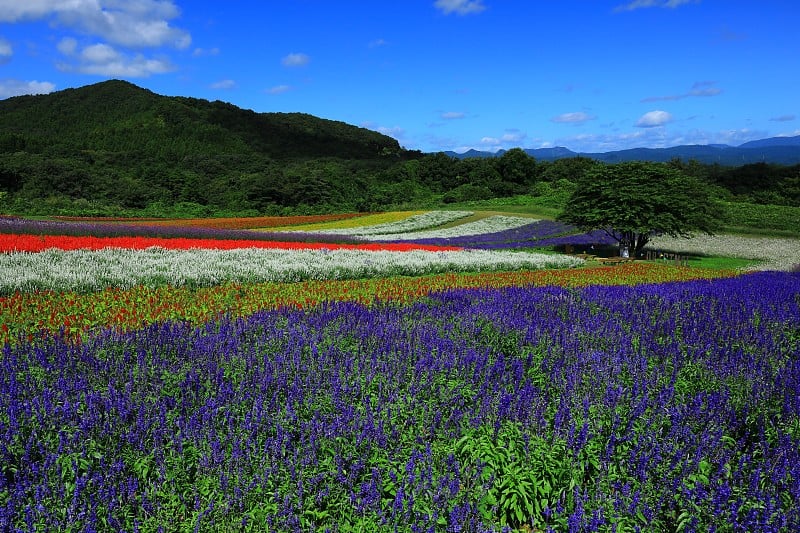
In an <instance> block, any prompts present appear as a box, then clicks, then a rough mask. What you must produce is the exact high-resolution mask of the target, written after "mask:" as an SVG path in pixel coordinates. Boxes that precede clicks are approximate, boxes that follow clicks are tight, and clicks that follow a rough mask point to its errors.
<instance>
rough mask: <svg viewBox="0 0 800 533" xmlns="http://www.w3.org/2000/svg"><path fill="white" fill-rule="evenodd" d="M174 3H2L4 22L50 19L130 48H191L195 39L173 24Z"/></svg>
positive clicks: (94, 0)
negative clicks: (171, 22)
mask: <svg viewBox="0 0 800 533" xmlns="http://www.w3.org/2000/svg"><path fill="white" fill-rule="evenodd" d="M179 15H180V12H179V10H178V8H177V6H175V4H174V3H173V2H172V1H171V0H26V1H24V2H22V1H20V0H0V22H20V21H25V20H37V19H47V20H51V21H53V23H54V24H56V25H60V26H64V27H67V28H70V29H73V30H75V31H78V32H81V33H84V34H86V35H90V36H94V37H100V38H102V39H105V40H107V41H109V42H111V43H113V44H116V45H121V46H126V47H134V48H138V47H160V46H171V47H175V48H187V47H188V46H189V45H190V44H191V42H192V38H191V36H190V35H189V33H188V32H187V31H185V30H183V29H180V28H175V27H173V26H171V25H170V22H169V21H170V20H172V19H174V18H177V17H178V16H179Z"/></svg>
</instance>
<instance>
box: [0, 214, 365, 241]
mask: <svg viewBox="0 0 800 533" xmlns="http://www.w3.org/2000/svg"><path fill="white" fill-rule="evenodd" d="M9 234H10V235H51V236H60V237H68V236H69V237H149V238H159V239H176V238H185V239H211V240H259V241H270V240H271V241H291V242H309V241H314V242H334V243H336V242H356V243H358V242H363V240H361V239H355V238H346V237H344V236H337V235H320V234H316V233H310V232H307V233H285V232H277V231H270V232H265V231H250V230H245V229H218V228H213V227H193V226H186V227H184V226H153V225H149V224H102V223H96V222H95V223H91V222H62V221H52V220H28V219H22V218H13V219H3V218H0V235H9ZM2 238H5V237H0V239H2Z"/></svg>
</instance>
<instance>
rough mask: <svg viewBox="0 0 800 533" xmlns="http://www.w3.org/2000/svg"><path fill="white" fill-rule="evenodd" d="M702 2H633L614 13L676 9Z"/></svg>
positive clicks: (634, 0)
mask: <svg viewBox="0 0 800 533" xmlns="http://www.w3.org/2000/svg"><path fill="white" fill-rule="evenodd" d="M699 1H700V0H633V1H632V2H628V3H627V4H622V5H619V6H617V7H615V8H614V11H634V10H636V9H642V8H647V7H665V8H670V9H674V8H676V7H679V6H682V5H684V4H694V3H698V2H699Z"/></svg>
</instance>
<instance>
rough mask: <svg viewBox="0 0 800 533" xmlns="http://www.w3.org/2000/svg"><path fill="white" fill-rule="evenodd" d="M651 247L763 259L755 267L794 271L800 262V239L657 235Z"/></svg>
mask: <svg viewBox="0 0 800 533" xmlns="http://www.w3.org/2000/svg"><path fill="white" fill-rule="evenodd" d="M648 246H649V247H651V248H662V249H666V250H671V251H674V252H677V253H681V252H685V253H693V254H705V255H710V256H720V257H738V258H740V259H752V260H754V261H759V264H758V265H755V266H753V267H751V268H750V269H751V270H791V269H792V268H794V267H795V266H796V265H798V264H800V239H789V238H779V237H749V236H742V235H697V236H694V237H692V238H689V239H682V238H674V237H663V236H662V237H654V238H653V239H652V240H651V241H650V244H649V245H648Z"/></svg>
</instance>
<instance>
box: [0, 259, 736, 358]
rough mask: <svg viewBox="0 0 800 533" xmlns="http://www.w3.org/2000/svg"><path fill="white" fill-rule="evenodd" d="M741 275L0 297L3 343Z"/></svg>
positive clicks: (656, 268) (567, 274)
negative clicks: (472, 293)
mask: <svg viewBox="0 0 800 533" xmlns="http://www.w3.org/2000/svg"><path fill="white" fill-rule="evenodd" d="M735 275H737V273H736V272H735V271H732V270H709V269H702V268H685V267H676V266H670V265H664V264H656V263H628V264H625V265H620V266H616V267H594V268H588V269H558V270H515V271H506V272H481V273H474V272H466V273H465V272H448V273H445V274H435V275H430V276H413V277H411V276H400V277H390V278H362V279H352V280H322V281H318V280H308V281H302V282H297V283H269V282H267V283H249V284H235V283H224V284H222V285H215V286H213V287H200V288H195V287H173V286H166V285H165V286H162V287H143V286H141V285H139V286H136V287H133V288H131V289H120V288H108V289H105V290H102V291H95V292H89V293H77V292H74V291H34V292H15V293H14V294H12V295H10V296H8V297H0V324H2V326H0V344H3V343H5V342H10V341H12V340H14V339H16V338H18V337H19V336H31V337H32V336H34V335H38V334H40V333H41V332H43V331H44V332H50V333H56V332H58V331H59V329H61V328H64V330H65V332H66V333H68V334H70V335H80V334H83V333H86V332H87V331H89V330H95V329H98V328H104V327H113V328H116V329H123V330H129V329H133V328H138V327H140V326H141V325H142V324H143V323H145V324H151V323H154V322H165V321H167V320H180V321H184V320H188V321H190V322H192V323H193V324H202V323H204V322H207V321H209V320H211V319H214V318H216V317H218V316H220V315H225V314H227V315H230V316H233V317H247V316H249V315H252V314H253V313H255V312H257V311H262V310H266V309H277V308H281V307H293V308H294V307H297V308H310V307H314V306H316V305H319V304H321V303H323V302H332V301H350V302H359V303H362V304H365V305H372V304H375V303H376V302H382V301H393V302H398V303H405V302H410V301H413V300H418V299H420V298H423V297H425V296H427V295H429V294H430V293H431V292H437V291H443V290H447V289H456V288H461V289H466V288H470V289H486V288H500V287H513V286H533V285H535V286H545V285H554V286H561V287H585V286H588V285H598V284H602V285H639V284H643V283H666V282H674V281H688V280H693V279H713V278H721V277H732V276H735Z"/></svg>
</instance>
